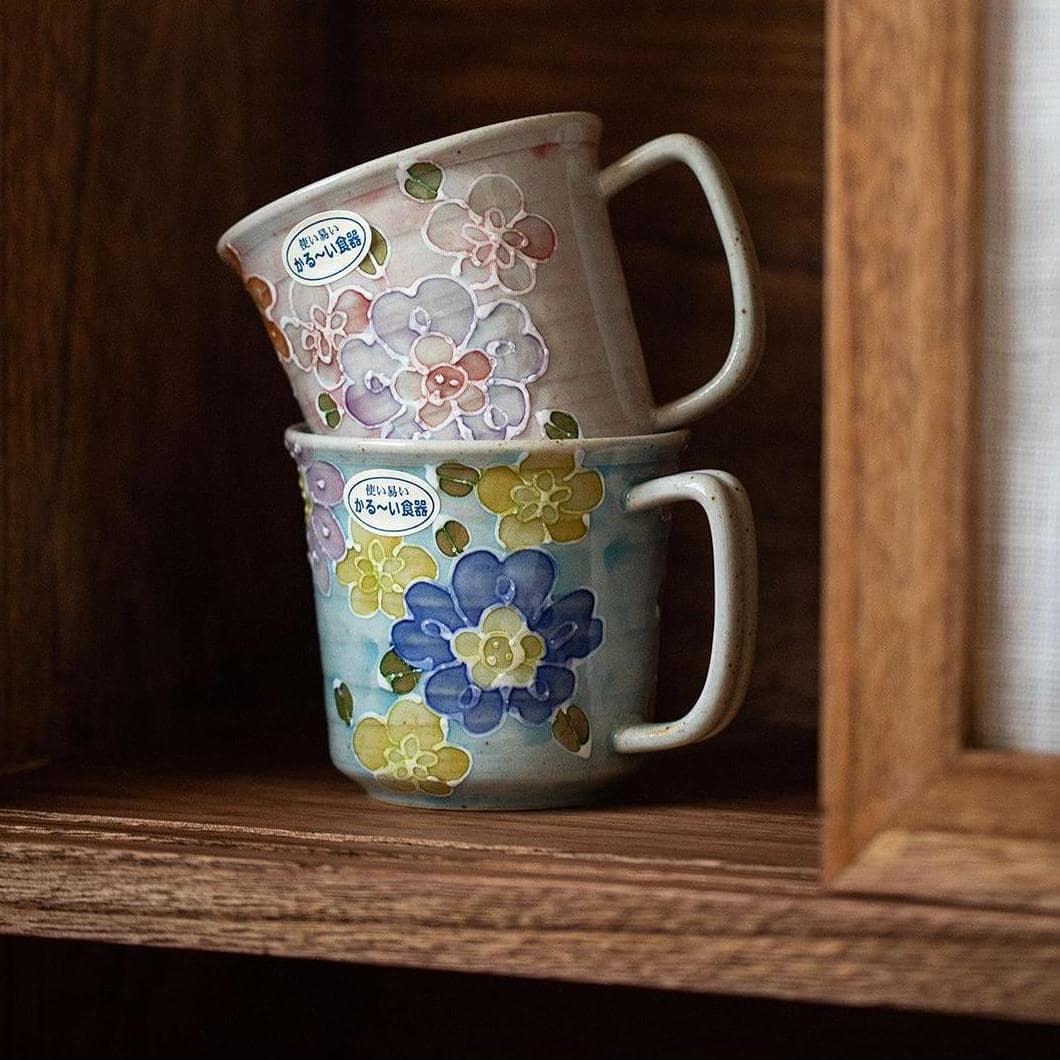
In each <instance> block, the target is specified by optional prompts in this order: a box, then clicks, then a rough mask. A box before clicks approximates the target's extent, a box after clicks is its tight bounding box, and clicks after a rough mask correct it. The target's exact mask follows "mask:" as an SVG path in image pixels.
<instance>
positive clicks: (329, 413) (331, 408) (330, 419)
mask: <svg viewBox="0 0 1060 1060" xmlns="http://www.w3.org/2000/svg"><path fill="white" fill-rule="evenodd" d="M317 408H318V409H319V410H320V418H321V419H322V420H323V421H324V423H325V424H326V425H327V426H328V427H329V428H331V430H334V429H335V428H336V427H337V426H338V425H339V422H340V420H341V419H342V413H340V412H339V407H338V405H336V404H335V399H334V398H333V397H332V396H331V395H330V394H318V395H317Z"/></svg>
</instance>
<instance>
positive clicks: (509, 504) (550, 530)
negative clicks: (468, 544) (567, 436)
mask: <svg viewBox="0 0 1060 1060" xmlns="http://www.w3.org/2000/svg"><path fill="white" fill-rule="evenodd" d="M476 488H477V490H478V497H479V500H480V501H481V502H482V504H483V505H484V506H485V507H486V508H488V509H489V510H490V511H491V512H496V513H497V514H498V515H499V516H500V517H501V518H500V520H499V521H498V523H497V537H498V538H499V539H500V541H501V542H502V543H503V544H504V545H505V547H507V548H509V549H515V548H527V547H530V546H533V545H542V544H544V543H545V542H546V541H578V540H579V539H581V538H583V537H584V536H585V534H586V532H587V531H588V529H589V515H588V513H589V512H591V511H592V510H593V508H595V507H596V506H597V505H598V504H599V503H600V501H602V500H603V497H604V483H603V480H602V479H601V478H600V473H599V472H598V471H594V470H592V469H591V468H583V467H579V466H578V464H577V462H576V461H575V459H574V456H573V455H572V454H570V453H548V452H541V453H536V454H531V455H530V456H528V457H526V459H525V460H523V462H522V463H521V464H519V465H518V466H517V467H510V466H508V465H505V464H501V465H497V466H495V467H488V468H486V470H485V471H483V472H482V475H481V477H480V478H479V480H478V486H477V487H476Z"/></svg>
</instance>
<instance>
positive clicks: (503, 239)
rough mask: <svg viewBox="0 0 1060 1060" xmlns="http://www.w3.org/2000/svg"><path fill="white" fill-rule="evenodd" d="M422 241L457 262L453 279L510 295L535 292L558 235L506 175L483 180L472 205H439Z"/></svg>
mask: <svg viewBox="0 0 1060 1060" xmlns="http://www.w3.org/2000/svg"><path fill="white" fill-rule="evenodd" d="M423 238H424V239H425V240H426V241H427V243H428V244H429V245H430V246H432V247H433V248H434V249H435V250H437V251H440V252H441V253H442V254H448V255H450V256H452V257H455V258H456V259H457V260H456V264H455V265H454V266H453V274H454V275H461V276H463V277H464V278H465V279H468V280H470V281H471V286H472V288H474V289H477V290H482V289H484V288H487V287H500V288H502V289H503V290H505V291H507V292H508V293H509V294H526V293H527V291H530V290H532V289H533V287H534V284H535V283H536V281H537V276H536V273H537V266H538V265H539V264H540V263H541V262H543V261H548V259H549V258H550V257H552V252H553V251H554V250H555V249H556V230H555V229H554V228H553V227H552V225H551V224H549V222H548V221H546V220H545V219H544V218H543V217H539V216H538V215H537V214H533V213H527V212H526V203H525V200H524V198H523V193H522V189H521V188H520V187H519V185H518V184H516V183H515V181H514V180H512V179H511V177H507V176H505V175H504V174H503V173H485V174H483V175H482V176H481V177H479V178H478V179H477V180H476V181H475V183H474V184H472V185H471V190H470V191H469V192H468V196H467V202H461V201H460V200H458V199H447V200H445V201H444V202H440V203H439V204H438V205H437V206H435V207H434V209H433V210H431V212H430V215H429V216H428V218H427V220H426V222H425V224H424V226H423Z"/></svg>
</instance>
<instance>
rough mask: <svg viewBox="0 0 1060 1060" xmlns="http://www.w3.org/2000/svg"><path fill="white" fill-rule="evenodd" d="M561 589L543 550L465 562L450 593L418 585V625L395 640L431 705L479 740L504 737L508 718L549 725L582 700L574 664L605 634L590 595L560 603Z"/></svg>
mask: <svg viewBox="0 0 1060 1060" xmlns="http://www.w3.org/2000/svg"><path fill="white" fill-rule="evenodd" d="M555 583H556V562H555V560H554V559H553V558H552V557H551V556H550V555H548V553H547V552H542V551H541V550H540V549H536V548H525V549H521V550H519V551H517V552H513V553H511V554H510V555H509V556H507V557H505V558H504V559H498V558H497V557H496V556H495V555H494V554H493V553H492V552H489V551H487V550H485V549H480V550H477V551H474V552H467V553H465V554H464V555H463V556H461V557H460V559H458V560H457V561H456V563H455V564H454V565H453V569H452V574H451V576H450V584H449V585H448V586H445V585H441V584H439V583H438V582H434V581H427V580H423V581H417V582H413V583H412V584H411V585H410V586H409V587H408V589H407V590H406V592H405V607H406V609H407V610H408V611H409V613H410V614H411V616H412V617H411V618H407V619H404V620H403V621H401V622H397V623H395V624H394V626H393V628H392V629H391V631H390V639H391V643H392V644H393V646H394V650H395V651H396V652H397V653H398V655H400V656H401V657H402V658H403V659H404V660H405V661H406V662H408V663H410V664H411V665H412V666H415V667H416V668H417V669H420V670H423V671H424V673H425V674H426V680H425V682H424V686H423V695H424V698H425V699H426V701H427V703H428V704H429V705H430V706H431V707H433V708H434V709H435V710H437V711H438V712H439V713H441V714H447V715H450V716H456V717H458V718H459V719H460V721H461V722H462V724H463V726H464V728H465V729H467V731H468V732H470V733H476V734H478V733H485V732H490V731H491V730H492V729H495V728H497V726H498V725H500V724H501V722H502V721H503V720H504V716H505V713H506V712H507V711H511V712H512V713H514V714H515V715H516V716H517V717H518V718H519V719H520V720H522V721H524V722H527V723H528V724H530V725H541V724H544V723H545V722H547V721H548V720H549V719H550V718H551V717H552V715H553V714H554V713H555V711H556V710H557V709H558V708H559V707H561V706H563V704H564V703H565V702H567V700H568V699H569V698H570V697H571V694H572V693H573V692H574V673H573V671H572V669H571V663H572V662H573V660H575V659H584V658H585V657H586V656H587V655H589V654H591V653H592V652H594V651H595V650H596V649H597V648H598V647H599V646H600V642H601V641H602V639H603V632H604V630H603V622H602V621H601V620H600V619H599V618H594V617H593V608H594V607H595V604H596V598H595V597H594V595H593V593H592V591H591V590H589V589H577V590H575V591H574V592H572V593H568V594H567V595H566V596H564V597H561V598H560V599H558V600H553V599H552V589H553V587H554V585H555Z"/></svg>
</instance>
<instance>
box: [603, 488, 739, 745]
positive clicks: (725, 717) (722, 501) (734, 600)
mask: <svg viewBox="0 0 1060 1060" xmlns="http://www.w3.org/2000/svg"><path fill="white" fill-rule="evenodd" d="M681 500H692V501H695V502H696V503H697V504H698V505H699V506H700V507H701V508H702V509H703V511H705V512H706V513H707V521H708V522H709V524H710V533H711V538H712V539H713V543H714V639H713V641H712V643H711V647H710V666H709V668H708V670H707V679H706V681H705V682H704V684H703V690H702V692H700V694H699V698H698V699H697V700H696V702H695V703H694V704H693V705H692V709H691V710H690V711H689V712H688V713H687V714H685V715H684V717H682V718H678V719H677V720H676V721H667V722H641V723H639V724H637V725H627V726H625V727H624V728H621V729H617V730H616V731H615V732H614V733H612V736H611V741H612V744H613V746H614V748H615V750H616V751H621V752H622V753H624V754H632V753H637V752H641V751H665V750H669V749H670V748H673V747H683V746H684V745H685V744H689V743H696V742H697V741H699V740H706V739H707V738H708V737H710V736H715V735H716V734H717V733H719V732H721V730H722V729H724V728H725V726H726V725H728V724H729V722H730V721H732V719H733V718H734V717H735V716H736V712H737V711H738V710H739V709H740V705H741V703H742V702H743V697H744V694H745V693H746V692H747V684H748V681H749V680H750V676H751V661H752V659H753V656H754V649H755V633H756V631H757V627H758V558H757V553H756V550H755V530H754V519H753V517H752V515H751V505H750V503H749V502H748V500H747V493H746V492H745V491H744V488H743V486H741V485H740V483H739V482H738V481H737V480H736V478H735V477H734V476H733V475H730V474H728V473H727V472H725V471H686V472H682V473H681V474H677V475H668V476H666V477H665V478H657V479H653V480H652V481H650V482H642V483H640V484H639V485H637V486H634V487H633V488H632V489H631V490H630V491H629V493H628V494H627V495H626V500H625V507H626V510H627V511H630V512H642V511H646V510H648V509H650V508H655V507H658V506H659V505H660V504H668V503H670V502H671V501H681Z"/></svg>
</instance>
